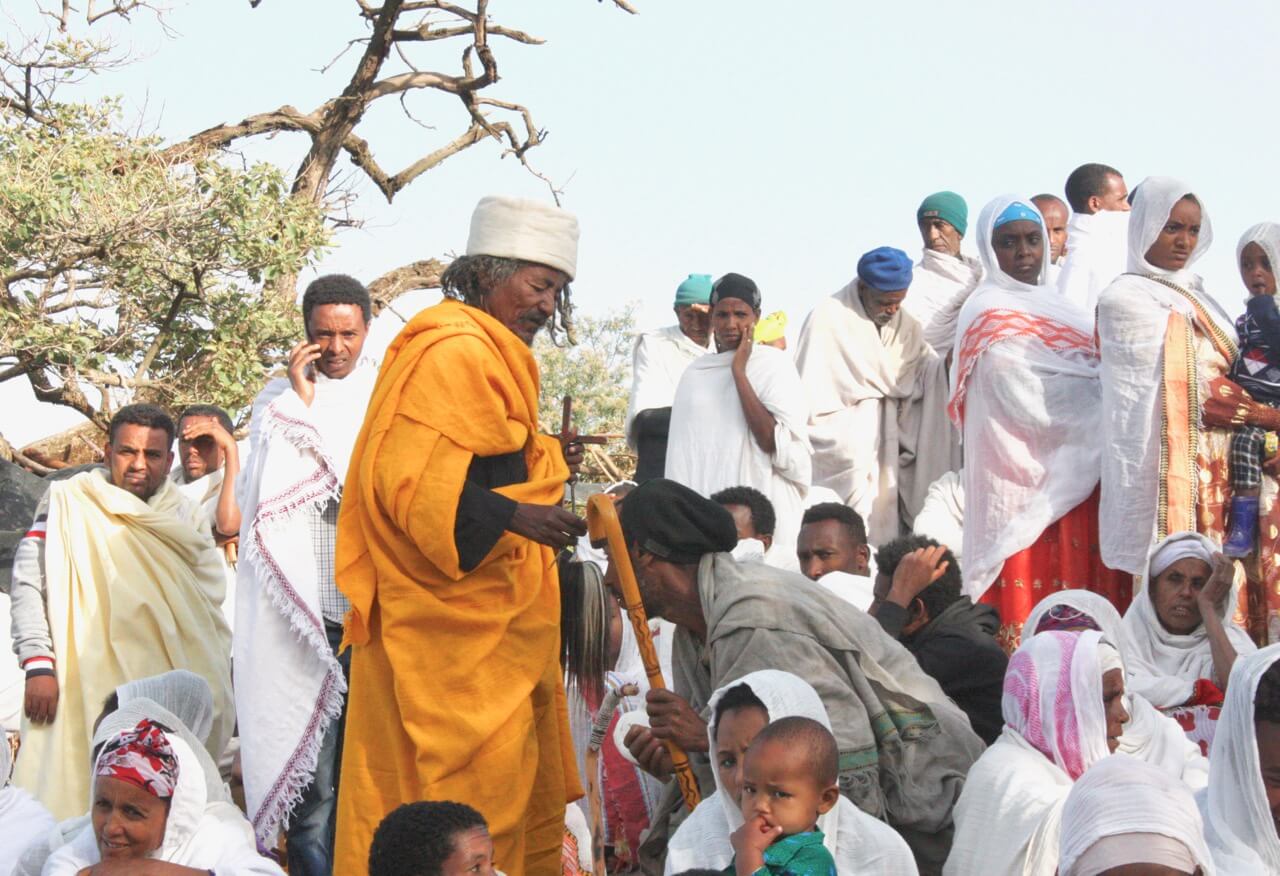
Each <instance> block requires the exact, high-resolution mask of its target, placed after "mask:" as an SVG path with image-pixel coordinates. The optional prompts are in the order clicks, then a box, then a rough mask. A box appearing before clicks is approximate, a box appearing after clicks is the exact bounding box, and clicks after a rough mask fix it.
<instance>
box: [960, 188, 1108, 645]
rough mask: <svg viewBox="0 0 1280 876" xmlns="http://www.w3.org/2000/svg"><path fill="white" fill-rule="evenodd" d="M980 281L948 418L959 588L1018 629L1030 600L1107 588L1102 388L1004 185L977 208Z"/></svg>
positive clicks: (1091, 354)
mask: <svg viewBox="0 0 1280 876" xmlns="http://www.w3.org/2000/svg"><path fill="white" fill-rule="evenodd" d="M977 238H978V254H979V256H980V257H981V259H982V263H983V281H982V283H981V284H980V285H979V286H978V288H977V290H975V291H974V293H973V294H972V295H971V296H970V297H969V299H968V300H967V301H966V302H965V305H964V308H963V309H962V310H961V311H960V321H959V326H958V328H957V334H956V345H955V350H956V360H955V365H954V367H953V368H952V369H951V402H950V406H949V410H950V413H951V418H952V421H953V422H954V423H955V424H956V427H957V428H958V429H960V430H961V434H962V436H963V439H964V453H965V466H964V470H963V472H962V476H963V478H964V485H963V486H964V497H965V520H964V537H963V539H964V545H963V551H962V554H963V556H964V559H965V562H964V573H965V574H964V589H965V593H966V594H967V595H968V596H969V597H970V598H971V599H973V600H974V601H975V602H977V601H979V600H982V601H983V602H986V603H988V604H992V605H995V606H996V607H997V608H998V609H999V611H1000V618H1001V622H1002V627H1001V631H1000V639H1001V642H1002V644H1004V645H1005V647H1006V649H1007V650H1011V649H1012V648H1013V647H1014V646H1016V644H1017V642H1018V636H1019V634H1020V631H1021V627H1022V621H1023V619H1024V618H1026V616H1027V613H1028V612H1029V611H1030V610H1031V608H1032V606H1033V605H1034V604H1035V602H1036V600H1037V599H1039V598H1041V597H1042V596H1045V595H1047V594H1049V593H1051V592H1053V591H1054V590H1058V589H1065V588H1072V587H1088V588H1089V589H1096V590H1100V591H1102V592H1104V593H1106V594H1107V595H1108V596H1109V597H1111V598H1112V599H1119V598H1120V597H1121V595H1122V588H1121V584H1122V583H1123V582H1122V581H1121V579H1120V577H1119V576H1117V575H1115V574H1114V573H1112V572H1110V570H1108V569H1105V568H1103V567H1102V565H1101V563H1100V562H1098V553H1097V550H1096V548H1095V545H1096V543H1097V540H1098V533H1097V513H1096V508H1097V497H1096V493H1095V491H1096V488H1097V485H1098V474H1099V471H1100V468H1101V465H1102V455H1103V450H1102V445H1101V444H1100V443H1099V441H1098V432H1099V430H1100V429H1101V425H1102V424H1101V402H1100V399H1101V392H1102V391H1101V387H1100V385H1099V383H1098V355H1097V350H1096V349H1095V347H1094V342H1093V321H1092V319H1091V316H1090V314H1087V313H1085V312H1084V311H1082V310H1080V309H1079V308H1077V307H1076V306H1075V305H1074V304H1072V303H1071V302H1069V301H1068V300H1067V299H1066V298H1064V297H1063V296H1062V295H1061V294H1059V293H1058V291H1057V289H1055V288H1054V287H1052V286H1049V285H1046V284H1045V280H1044V278H1045V276H1046V271H1047V268H1048V265H1049V243H1048V235H1047V234H1046V233H1045V228H1044V219H1043V217H1042V216H1041V215H1040V212H1039V210H1037V209H1036V207H1035V205H1034V204H1032V202H1031V199H1030V198H1019V197H1017V196H1014V195H1005V196H1002V197H999V198H996V199H995V200H994V201H992V202H991V203H989V204H987V206H986V207H984V208H983V210H982V214H981V215H980V216H979V218H978V229H977Z"/></svg>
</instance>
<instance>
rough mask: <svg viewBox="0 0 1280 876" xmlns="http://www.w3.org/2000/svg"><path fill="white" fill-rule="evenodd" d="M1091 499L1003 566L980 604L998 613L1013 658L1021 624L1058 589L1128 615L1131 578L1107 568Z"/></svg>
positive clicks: (1095, 495)
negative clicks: (1086, 593) (1101, 600)
mask: <svg viewBox="0 0 1280 876" xmlns="http://www.w3.org/2000/svg"><path fill="white" fill-rule="evenodd" d="M1100 496H1101V491H1100V489H1098V488H1095V489H1094V491H1093V493H1092V494H1091V495H1090V496H1089V498H1087V499H1085V500H1084V501H1083V502H1081V503H1080V504H1079V505H1077V506H1076V507H1075V508H1072V509H1071V510H1070V511H1068V512H1067V513H1066V515H1064V516H1063V517H1062V518H1061V519H1060V520H1058V521H1056V522H1055V523H1052V524H1050V525H1049V526H1048V528H1046V529H1045V531H1044V532H1042V533H1040V537H1039V538H1037V539H1036V540H1035V543H1034V544H1032V545H1031V547H1028V548H1024V549H1023V550H1020V551H1018V552H1017V553H1016V554H1014V555H1013V556H1011V557H1009V559H1007V560H1005V561H1004V566H1003V567H1002V568H1001V569H1000V574H999V575H998V576H996V580H995V583H993V584H992V585H991V586H990V587H989V588H988V589H987V592H986V593H984V594H983V595H982V599H981V600H980V601H981V602H982V603H983V604H984V605H993V606H995V608H996V610H997V611H998V612H1000V632H999V634H998V635H997V637H996V638H997V639H998V640H999V642H1000V644H1001V646H1002V647H1003V648H1004V649H1005V651H1008V652H1010V653H1012V652H1013V650H1014V649H1015V648H1017V647H1018V645H1019V643H1020V642H1021V641H1022V624H1023V622H1024V621H1025V620H1026V619H1027V615H1029V614H1030V613H1031V609H1032V608H1033V607H1034V606H1035V604H1036V603H1037V602H1039V601H1040V600H1041V599H1044V598H1045V597H1046V596H1048V595H1049V594H1051V593H1057V592H1058V591H1059V590H1092V591H1093V592H1094V593H1097V594H1099V595H1101V596H1104V597H1106V598H1107V600H1108V601H1109V602H1110V603H1111V604H1112V605H1114V606H1115V607H1116V611H1118V612H1120V614H1122V615H1123V614H1124V611H1125V609H1126V608H1128V607H1129V602H1130V600H1132V599H1133V576H1132V575H1130V574H1128V573H1126V572H1117V571H1115V570H1114V569H1108V568H1107V567H1106V566H1104V565H1103V564H1102V555H1101V553H1100V552H1099V550H1098V501H1099V498H1100Z"/></svg>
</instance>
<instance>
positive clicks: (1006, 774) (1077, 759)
mask: <svg viewBox="0 0 1280 876" xmlns="http://www.w3.org/2000/svg"><path fill="white" fill-rule="evenodd" d="M1123 695H1124V670H1123V668H1122V666H1121V663H1120V655H1119V653H1118V652H1117V651H1116V649H1115V648H1113V647H1112V646H1111V645H1109V644H1107V643H1106V642H1104V641H1103V640H1102V634H1101V633H1098V632H1094V631H1092V630H1089V631H1086V632H1083V633H1064V632H1047V633H1040V634H1038V635H1035V636H1031V637H1030V638H1029V639H1026V640H1025V641H1024V642H1023V643H1022V645H1021V646H1020V647H1019V648H1018V650H1017V651H1015V652H1014V654H1013V657H1011V658H1010V660H1009V669H1008V671H1007V672H1006V673H1005V679H1004V699H1003V712H1004V721H1005V728H1004V732H1003V733H1001V734H1000V738H998V739H997V740H996V741H995V743H994V744H993V745H992V746H991V747H990V748H988V749H987V750H986V752H984V753H983V755H982V757H980V758H978V762H977V763H975V764H974V765H973V769H971V770H970V771H969V775H968V777H967V778H966V779H965V786H964V791H963V792H962V793H961V794H960V800H959V802H958V803H956V809H955V823H956V835H955V843H954V844H953V845H952V847H951V856H950V857H948V858H947V863H946V866H945V867H944V868H943V871H942V872H943V874H944V876H973V874H977V873H981V874H983V876H1053V874H1054V872H1055V870H1056V869H1057V866H1058V840H1059V828H1060V822H1061V818H1062V806H1063V804H1064V803H1065V802H1066V799H1067V794H1068V793H1070V791H1071V786H1072V784H1073V783H1074V782H1075V781H1076V780H1077V779H1078V778H1080V776H1082V775H1084V772H1085V770H1087V769H1089V768H1090V767H1091V766H1093V764H1095V763H1097V762H1098V761H1099V760H1101V759H1102V758H1104V757H1106V756H1107V755H1108V754H1110V753H1111V752H1113V751H1115V749H1116V748H1117V747H1118V745H1119V738H1120V734H1121V732H1122V728H1123V725H1124V723H1125V721H1127V720H1128V715H1127V714H1126V713H1125V710H1124V703H1123V699H1124V696H1123Z"/></svg>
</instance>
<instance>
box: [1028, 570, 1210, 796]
mask: <svg viewBox="0 0 1280 876" xmlns="http://www.w3.org/2000/svg"><path fill="white" fill-rule="evenodd" d="M1055 630H1057V631H1060V632H1068V633H1069V632H1083V631H1085V630H1097V631H1098V632H1100V633H1102V635H1103V638H1105V639H1106V641H1108V642H1110V643H1111V644H1112V645H1114V646H1115V648H1116V650H1117V651H1119V652H1120V659H1121V660H1122V662H1123V663H1124V666H1125V692H1124V706H1125V711H1126V712H1128V713H1129V720H1128V722H1127V723H1126V724H1125V725H1124V733H1123V734H1121V736H1120V747H1119V748H1117V749H1116V751H1117V752H1118V753H1121V754H1128V755H1132V756H1133V757H1136V758H1138V759H1140V760H1143V761H1145V762H1147V763H1149V764H1152V765H1153V766H1155V767H1156V768H1158V769H1159V770H1161V771H1162V772H1164V773H1165V774H1167V775H1170V776H1173V777H1175V778H1180V779H1181V780H1182V781H1183V782H1184V783H1185V784H1186V785H1187V787H1189V788H1190V789H1192V790H1198V789H1200V788H1203V787H1204V786H1205V785H1206V784H1207V783H1208V781H1209V761H1208V760H1207V759H1205V756H1204V755H1203V754H1202V753H1201V751H1200V746H1198V745H1197V744H1196V743H1194V742H1192V741H1191V740H1190V739H1188V738H1187V736H1186V734H1185V733H1183V731H1182V726H1181V725H1180V724H1178V722H1177V721H1175V720H1173V719H1172V718H1170V717H1169V716H1168V715H1165V714H1163V713H1161V712H1160V710H1159V709H1157V708H1156V707H1155V706H1153V705H1151V703H1150V702H1148V701H1147V698H1146V697H1144V696H1142V694H1140V693H1137V692H1136V691H1135V690H1134V689H1133V688H1134V685H1133V676H1132V670H1131V667H1133V666H1135V665H1137V664H1138V663H1140V662H1141V661H1139V660H1138V658H1137V657H1136V656H1135V655H1134V653H1133V648H1132V646H1131V645H1130V644H1129V634H1128V632H1127V631H1126V630H1125V627H1124V623H1123V621H1122V620H1121V619H1120V613H1119V612H1117V611H1116V609H1115V606H1113V605H1112V604H1111V603H1110V602H1107V600H1105V599H1103V598H1102V597H1101V596H1099V595H1098V594H1096V593H1090V592H1089V591H1088V590H1063V591H1062V592H1061V593H1054V594H1052V595H1050V596H1047V597H1045V598H1044V599H1043V600H1041V601H1040V602H1038V603H1037V604H1036V607H1035V608H1033V609H1031V614H1030V615H1028V616H1027V623H1026V626H1024V627H1023V639H1026V638H1028V637H1030V636H1034V635H1036V634H1038V633H1046V632H1053V631H1055Z"/></svg>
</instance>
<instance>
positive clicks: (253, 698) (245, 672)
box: [233, 363, 377, 843]
mask: <svg viewBox="0 0 1280 876" xmlns="http://www.w3.org/2000/svg"><path fill="white" fill-rule="evenodd" d="M376 379H377V371H376V370H375V369H374V368H372V367H370V366H368V365H366V364H363V363H362V364H361V365H359V366H358V367H357V368H356V369H355V370H354V371H352V372H351V374H349V375H348V376H347V377H346V378H345V379H343V380H330V379H328V378H326V377H324V375H319V376H318V377H317V378H316V387H315V398H314V400H313V401H312V403H311V406H310V407H308V406H307V405H305V404H303V402H302V399H301V398H299V397H298V395H297V394H296V393H295V392H294V391H293V390H292V388H291V387H290V386H289V381H288V380H287V379H284V378H279V379H276V380H273V381H272V382H271V383H269V384H267V387H266V389H264V390H263V391H262V393H261V394H260V395H259V396H258V398H257V399H256V400H255V401H254V405H253V419H252V425H251V427H250V436H249V437H250V444H251V449H250V455H249V467H248V468H247V469H245V470H244V472H243V474H242V476H241V479H240V481H239V483H238V485H237V486H238V491H237V500H238V501H239V503H240V513H241V515H242V519H243V523H242V524H241V530H240V532H241V538H240V562H239V564H238V585H239V590H240V592H239V599H238V600H237V605H236V623H235V634H234V636H233V645H234V647H233V652H234V657H235V662H234V669H235V696H236V714H237V716H238V718H239V721H240V738H241V740H243V746H242V748H241V764H242V766H243V769H244V788H245V800H246V802H247V804H248V807H249V813H250V817H251V818H252V820H253V824H254V829H255V830H256V831H257V833H258V836H259V838H260V839H262V841H263V842H264V843H269V842H270V841H271V840H272V838H273V836H274V834H275V831H276V828H277V827H278V826H279V825H280V824H281V822H282V821H284V820H285V819H286V817H287V815H288V813H289V811H290V810H291V809H292V808H293V806H294V804H295V803H296V802H297V801H298V799H299V797H300V795H301V794H302V791H303V789H305V788H306V786H307V784H308V783H309V782H310V780H311V776H312V774H313V773H314V772H315V766H316V758H317V757H318V756H319V752H320V743H321V741H322V739H323V735H324V731H325V729H326V728H327V727H328V726H329V723H330V722H331V721H333V720H335V719H337V717H338V716H339V714H341V710H342V701H343V695H344V694H345V692H346V682H345V681H344V680H343V677H342V668H341V666H339V664H338V661H337V659H335V658H334V656H333V651H332V649H331V648H330V647H329V639H328V636H327V635H326V633H325V627H324V621H323V618H322V616H321V613H320V590H319V585H318V582H317V577H316V561H315V552H314V550H313V547H312V540H311V526H310V520H309V517H310V515H311V514H312V512H313V509H317V508H322V507H323V506H324V505H325V504H326V503H328V502H329V501H330V500H331V499H338V498H339V497H340V496H341V488H342V482H343V480H344V478H345V477H346V471H347V464H348V462H349V461H350V458H351V450H352V447H353V446H354V444H355V439H356V436H357V435H358V434H359V431H360V427H361V425H362V424H363V422H364V415H365V409H366V408H367V407H368V404H369V396H370V395H371V394H372V392H373V384H374V381H375V380H376Z"/></svg>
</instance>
